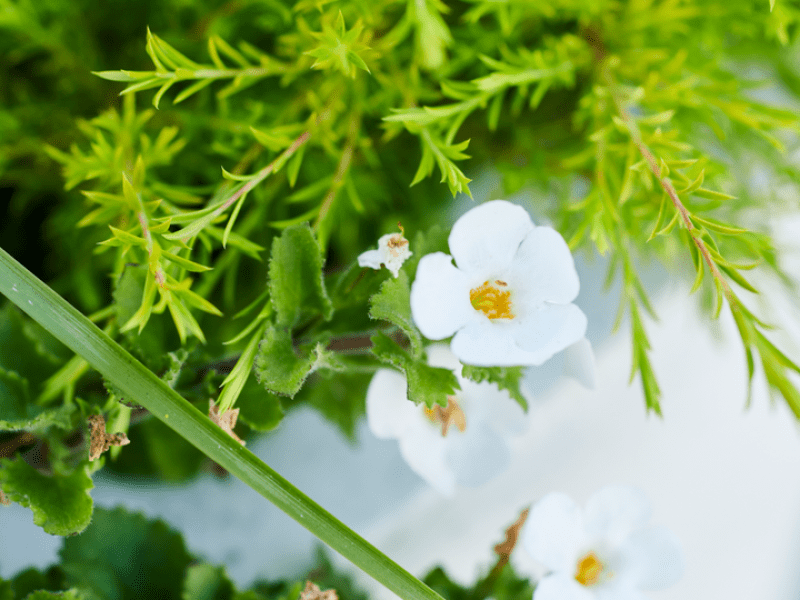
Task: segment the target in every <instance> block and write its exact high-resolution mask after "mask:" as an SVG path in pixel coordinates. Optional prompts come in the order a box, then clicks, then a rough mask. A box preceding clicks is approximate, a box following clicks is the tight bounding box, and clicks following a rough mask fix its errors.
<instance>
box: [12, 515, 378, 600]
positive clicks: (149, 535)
mask: <svg viewBox="0 0 800 600" xmlns="http://www.w3.org/2000/svg"><path fill="white" fill-rule="evenodd" d="M308 577H309V578H311V579H313V581H314V582H315V583H317V584H318V585H320V587H322V589H328V588H335V589H336V590H338V591H339V592H340V595H339V598H341V599H342V600H364V598H366V596H365V595H364V594H363V593H362V592H360V591H358V590H357V589H356V588H355V587H354V586H353V584H352V582H351V580H350V578H349V576H348V575H346V574H344V573H342V572H339V571H337V570H336V569H334V568H333V565H332V564H331V562H330V561H329V560H328V558H327V557H326V555H325V554H324V553H323V552H322V551H321V550H320V552H319V554H318V556H317V565H316V566H315V567H314V568H313V569H312V571H311V572H309V575H308ZM303 586H304V580H300V581H274V582H270V581H256V582H255V583H253V584H252V585H251V586H250V587H249V588H248V589H246V590H239V589H237V586H236V585H234V583H233V582H232V581H231V580H230V579H229V577H228V575H227V574H226V573H225V568H224V567H220V566H214V565H212V564H209V563H208V562H206V561H203V560H202V559H200V558H199V557H197V556H194V555H192V554H191V553H190V552H189V550H188V549H187V548H186V545H185V543H184V540H183V538H182V537H181V535H180V534H179V533H177V532H175V531H173V530H171V529H170V528H169V527H168V526H167V525H166V524H165V523H164V522H163V521H159V520H148V519H146V518H145V517H144V516H143V515H142V514H139V513H130V512H128V511H126V510H125V509H123V508H115V509H104V508H98V509H97V510H96V511H95V516H94V519H93V521H92V524H91V526H90V527H89V528H88V529H87V530H86V531H85V532H84V533H83V534H82V535H80V536H74V537H67V538H64V541H63V542H62V545H61V549H60V551H59V562H58V563H56V564H54V565H51V566H50V567H48V568H46V569H44V570H39V569H35V568H30V569H26V570H24V571H21V572H19V573H17V574H16V575H14V576H13V577H12V578H11V579H9V580H3V579H2V578H0V598H2V599H3V600H23V599H26V600H55V599H61V600H135V599H138V598H183V599H184V600H296V599H297V597H298V596H299V594H300V591H301V590H302V589H303Z"/></svg>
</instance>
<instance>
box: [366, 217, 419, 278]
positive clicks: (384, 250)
mask: <svg viewBox="0 0 800 600" xmlns="http://www.w3.org/2000/svg"><path fill="white" fill-rule="evenodd" d="M402 229H403V228H402V227H401V228H400V233H387V234H386V235H384V236H381V238H380V239H379V240H378V249H377V250H367V251H366V252H364V253H363V254H360V255H359V256H358V265H359V266H361V267H370V268H372V269H380V268H381V265H382V264H383V265H385V266H386V268H387V269H389V271H391V273H392V275H393V276H394V277H397V274H398V273H399V272H400V267H402V266H403V263H404V262H405V261H406V259H407V258H408V257H409V256H411V255H412V254H413V252H411V251H410V250H409V249H408V240H407V239H406V238H404V237H403V231H402Z"/></svg>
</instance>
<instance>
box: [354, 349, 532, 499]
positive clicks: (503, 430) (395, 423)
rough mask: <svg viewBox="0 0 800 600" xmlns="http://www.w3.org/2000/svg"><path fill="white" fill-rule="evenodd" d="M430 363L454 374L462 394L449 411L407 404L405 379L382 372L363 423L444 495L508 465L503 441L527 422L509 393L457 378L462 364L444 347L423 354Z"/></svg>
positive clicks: (372, 384) (371, 392) (477, 482)
mask: <svg viewBox="0 0 800 600" xmlns="http://www.w3.org/2000/svg"><path fill="white" fill-rule="evenodd" d="M427 351H428V363H429V364H431V365H433V366H436V367H444V368H449V369H453V371H454V372H455V374H456V376H457V378H458V381H459V383H460V384H461V391H459V392H457V393H456V394H455V395H454V396H450V397H449V398H448V400H449V402H448V405H447V408H442V407H440V406H436V407H434V409H433V410H429V409H427V408H426V407H425V406H424V405H422V406H418V405H415V404H414V403H413V402H410V401H409V400H408V398H407V396H406V389H407V384H406V378H405V376H403V375H402V374H400V373H399V372H397V371H394V370H391V369H380V370H379V371H378V372H377V373H375V376H374V377H373V378H372V381H371V382H370V384H369V389H368V390H367V422H368V423H369V427H370V429H371V430H372V433H373V434H375V436H376V437H379V438H394V439H397V440H398V441H399V443H400V453H401V454H402V456H403V458H404V459H405V461H406V462H407V463H408V465H409V466H410V467H411V469H412V470H413V471H414V472H415V473H417V474H418V475H419V476H420V477H422V478H423V479H424V480H425V481H427V482H428V483H429V484H430V485H431V486H433V487H434V488H436V489H437V490H439V491H440V492H442V493H443V494H448V495H449V494H452V493H453V492H454V491H455V487H456V484H457V483H458V484H460V485H465V486H469V487H476V486H479V485H481V484H482V483H484V482H486V481H488V480H489V479H490V478H491V477H493V476H494V475H496V474H497V473H499V472H500V471H502V470H503V469H504V468H505V467H507V466H508V464H509V462H510V460H511V453H510V451H509V449H508V446H507V444H506V438H508V437H509V436H512V435H518V434H520V433H522V432H523V430H524V427H525V424H526V420H525V414H524V413H523V411H522V409H521V408H520V406H519V404H518V403H517V402H515V401H514V400H513V399H512V398H511V396H509V394H508V392H506V391H504V390H500V389H498V387H497V386H496V385H495V384H492V383H487V382H484V383H475V382H474V381H469V380H467V379H464V378H463V377H461V364H460V363H459V362H458V360H457V359H456V358H455V356H453V355H452V353H451V352H450V351H449V350H448V349H447V347H446V346H442V345H434V346H431V347H429V348H428V349H427Z"/></svg>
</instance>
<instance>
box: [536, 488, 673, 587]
mask: <svg viewBox="0 0 800 600" xmlns="http://www.w3.org/2000/svg"><path fill="white" fill-rule="evenodd" d="M649 518H650V504H649V502H648V501H647V498H646V497H645V496H644V494H643V493H642V492H641V491H640V490H638V489H636V488H631V487H627V486H609V487H606V488H603V489H602V490H599V491H598V492H597V493H595V494H594V495H593V496H592V497H591V498H589V500H588V501H587V503H586V507H585V508H584V509H583V510H582V509H581V508H579V507H578V506H577V505H576V504H575V502H573V500H572V499H571V498H570V497H569V496H567V495H565V494H561V493H558V492H554V493H551V494H548V495H547V496H545V497H544V498H542V499H541V500H539V502H537V503H536V504H535V505H534V506H533V508H532V509H531V512H530V516H529V517H528V520H527V522H526V523H525V526H524V528H523V531H522V545H523V548H524V549H525V550H526V551H527V552H528V553H529V554H530V555H531V556H532V557H533V558H534V559H536V560H537V561H539V562H540V563H541V564H543V565H544V566H545V567H547V568H548V569H549V570H550V572H549V574H547V575H546V576H545V577H543V578H542V579H541V581H540V582H539V585H538V586H537V587H536V591H535V592H534V595H533V600H591V599H592V598H598V599H601V600H617V599H619V600H623V599H624V600H628V599H634V598H636V599H642V598H644V597H645V596H644V595H642V594H641V593H640V592H639V590H657V589H663V588H666V587H668V586H670V585H672V584H673V583H675V582H676V581H677V580H678V579H680V577H681V575H682V574H683V553H682V550H681V547H680V542H679V541H678V539H677V537H676V536H675V534H673V533H672V532H671V531H670V530H669V529H667V528H665V527H653V526H647V521H648V520H649Z"/></svg>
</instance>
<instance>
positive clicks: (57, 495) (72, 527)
mask: <svg viewBox="0 0 800 600" xmlns="http://www.w3.org/2000/svg"><path fill="white" fill-rule="evenodd" d="M93 487H94V485H93V484H92V478H91V477H89V474H88V472H87V468H86V467H79V468H78V469H76V470H75V471H74V472H73V473H72V474H70V475H58V474H56V475H53V476H51V477H48V476H46V475H42V474H41V473H39V471H37V470H36V469H34V468H33V467H31V466H30V465H28V464H27V463H26V462H25V461H23V460H22V459H21V458H17V459H16V460H9V459H3V460H0V489H2V490H3V493H5V495H6V496H7V497H8V498H9V500H12V501H14V502H17V503H19V504H21V505H22V506H27V507H29V508H30V509H31V510H32V511H33V522H34V523H35V524H36V525H38V526H39V527H41V528H42V529H44V530H45V532H47V533H49V534H51V535H72V534H75V533H80V532H81V531H83V530H84V529H86V527H87V526H88V525H89V521H91V519H92V497H91V496H90V495H89V490H91V489H92V488H93Z"/></svg>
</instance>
